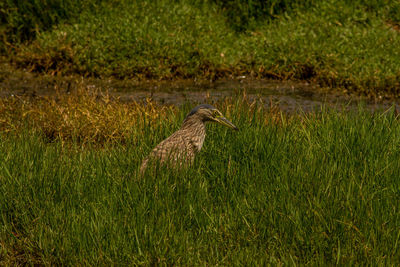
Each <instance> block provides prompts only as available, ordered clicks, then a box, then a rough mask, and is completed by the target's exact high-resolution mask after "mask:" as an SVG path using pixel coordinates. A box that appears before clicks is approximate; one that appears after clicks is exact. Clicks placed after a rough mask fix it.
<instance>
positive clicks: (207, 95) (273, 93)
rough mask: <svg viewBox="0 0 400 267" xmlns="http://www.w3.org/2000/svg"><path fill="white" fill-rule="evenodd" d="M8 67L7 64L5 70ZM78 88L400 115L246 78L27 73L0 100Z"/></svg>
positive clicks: (7, 83) (2, 86)
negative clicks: (243, 98) (154, 79)
mask: <svg viewBox="0 0 400 267" xmlns="http://www.w3.org/2000/svg"><path fill="white" fill-rule="evenodd" d="M3 66H4V65H3ZM78 87H85V88H88V89H90V90H93V91H95V92H98V93H101V92H108V93H109V94H110V95H111V96H112V97H115V98H119V99H120V100H121V101H144V100H146V99H148V98H150V99H152V100H153V101H156V102H159V103H161V104H174V105H181V104H183V103H185V102H193V103H211V104H212V103H213V102H215V101H218V100H221V99H224V98H229V97H233V96H237V95H243V94H245V95H246V97H247V98H248V99H250V100H253V99H258V100H261V101H263V102H264V103H265V104H266V105H271V104H273V105H274V106H277V107H279V109H281V110H282V111H285V112H288V113H298V112H310V111H315V110H320V109H321V107H330V108H336V109H343V108H345V109H355V108H357V107H358V106H359V104H360V103H363V105H364V106H365V107H366V108H367V109H370V110H372V111H375V110H382V109H383V110H386V109H388V108H390V107H392V106H395V107H396V109H399V110H400V106H399V103H400V102H399V101H398V99H391V100H382V99H370V98H366V97H360V96H350V95H346V94H343V93H341V92H339V91H333V90H328V89H324V88H320V87H319V86H318V85H316V84H312V83H307V82H293V81H271V80H259V79H258V80H256V79H251V78H246V77H241V78H239V79H230V80H218V81H216V82H208V81H173V82H171V81H162V82H140V83H139V82H135V81H130V80H124V81H121V80H114V79H109V80H102V79H86V78H82V77H57V76H45V75H35V74H32V73H29V72H24V71H15V70H8V71H7V68H5V69H4V68H3V70H2V71H0V97H12V96H31V97H40V96H52V95H57V94H59V93H62V94H64V93H67V94H68V93H70V92H72V91H74V90H76V88H78Z"/></svg>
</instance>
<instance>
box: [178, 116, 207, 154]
mask: <svg viewBox="0 0 400 267" xmlns="http://www.w3.org/2000/svg"><path fill="white" fill-rule="evenodd" d="M180 130H181V131H184V132H185V138H186V139H187V140H188V141H189V142H190V143H191V144H192V145H193V146H194V147H195V148H196V149H197V150H198V151H200V149H201V148H202V146H203V143H204V139H205V137H206V125H205V123H204V122H203V121H202V120H201V119H199V118H196V117H189V118H186V119H185V120H184V122H183V124H182V127H181V129H180Z"/></svg>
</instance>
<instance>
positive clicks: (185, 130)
mask: <svg viewBox="0 0 400 267" xmlns="http://www.w3.org/2000/svg"><path fill="white" fill-rule="evenodd" d="M208 121H213V122H218V123H220V124H223V125H225V126H228V127H230V128H232V129H235V130H238V128H237V127H236V126H235V125H233V124H232V123H231V122H230V121H228V120H227V119H226V118H225V117H224V116H223V115H222V114H221V112H220V111H219V110H218V109H216V108H214V107H213V106H211V105H207V104H203V105H200V106H197V107H195V108H194V109H193V110H192V111H191V112H190V113H189V114H188V115H187V116H186V118H185V120H184V121H183V124H182V126H181V128H180V129H179V130H178V131H176V132H174V133H173V134H172V135H171V136H170V137H168V138H167V139H165V140H164V141H162V142H161V143H160V144H158V145H157V146H156V147H155V148H154V149H153V150H152V151H151V152H150V154H149V156H148V157H146V158H145V160H144V161H143V163H142V166H141V167H140V172H141V173H143V172H144V171H145V170H146V168H147V166H148V165H149V163H150V161H151V162H154V163H155V162H157V161H158V162H159V164H170V165H171V166H173V167H183V166H187V165H190V164H191V163H192V162H193V160H194V157H195V156H196V154H197V153H198V152H199V151H200V150H201V148H202V146H203V143H204V139H205V137H206V127H205V123H206V122H208Z"/></svg>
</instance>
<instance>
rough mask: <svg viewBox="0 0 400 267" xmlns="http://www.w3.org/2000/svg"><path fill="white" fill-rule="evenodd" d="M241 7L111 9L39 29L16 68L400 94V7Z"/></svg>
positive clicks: (145, 4)
mask: <svg viewBox="0 0 400 267" xmlns="http://www.w3.org/2000/svg"><path fill="white" fill-rule="evenodd" d="M236 2H237V1H224V2H223V3H222V4H215V3H213V2H204V3H203V4H201V3H200V2H196V1H189V0H187V1H184V0H182V1H176V2H173V3H171V2H170V1H157V2H151V1H139V0H138V1H121V2H119V3H114V2H110V3H108V2H104V3H103V4H102V5H99V7H98V8H93V9H87V10H84V11H82V13H81V14H80V16H79V17H78V18H76V19H75V20H74V21H72V22H71V23H61V24H58V25H57V26H55V27H53V29H51V30H48V31H40V32H39V34H38V36H37V38H36V39H35V40H33V42H31V43H29V44H27V45H19V46H18V47H17V48H16V49H15V50H14V51H15V53H11V57H10V58H11V60H12V61H13V62H15V63H16V64H17V66H20V67H24V68H25V67H28V68H30V69H31V70H34V71H39V72H43V71H44V72H47V73H53V74H56V73H57V74H73V73H78V74H82V75H88V76H97V77H104V78H105V77H118V78H135V79H177V78H207V79H216V78H219V77H230V75H233V76H235V75H251V76H255V77H272V78H277V79H303V80H310V81H315V82H317V83H319V84H321V85H323V86H330V87H339V88H345V89H347V90H352V91H357V92H359V93H362V94H367V95H391V96H393V95H398V94H399V91H398V88H399V83H398V80H399V77H400V76H399V75H400V72H399V70H400V54H399V50H398V47H399V46H400V35H399V31H398V28H396V25H398V23H399V21H400V18H399V15H398V14H399V12H398V11H400V3H399V2H398V1H361V0H360V1H345V0H329V1H318V2H315V3H314V2H313V1H307V2H306V3H303V4H301V3H298V2H296V1H292V2H291V1H275V2H276V3H275V5H273V6H268V5H267V4H262V2H258V1H253V2H254V4H251V3H252V2H251V1H249V2H248V3H247V4H242V5H239V4H237V3H236ZM278 2H279V3H278ZM271 3H272V2H271ZM258 5H260V6H258ZM263 5H264V6H263ZM257 10H261V11H257ZM267 10H269V12H267ZM260 12H261V13H260ZM396 29H397V30H396Z"/></svg>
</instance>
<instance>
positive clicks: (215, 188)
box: [0, 104, 400, 265]
mask: <svg viewBox="0 0 400 267" xmlns="http://www.w3.org/2000/svg"><path fill="white" fill-rule="evenodd" d="M188 110H189V106H184V107H183V108H182V109H181V111H179V112H178V113H177V114H176V116H173V117H172V118H169V119H167V118H163V117H160V118H159V123H156V124H152V125H151V126H146V124H140V125H143V126H140V127H139V128H138V129H137V131H135V133H136V135H135V136H132V138H131V139H130V140H126V142H125V143H124V144H118V143H113V144H108V143H105V144H104V145H103V146H102V147H101V148H99V147H96V146H93V147H91V146H90V144H89V145H88V144H87V145H85V146H81V145H80V144H79V143H77V142H74V141H69V142H70V145H69V146H66V145H65V143H62V142H60V141H58V140H57V139H55V140H52V142H49V140H47V139H46V138H45V137H43V136H42V134H41V133H40V132H33V131H32V130H29V129H26V130H25V133H21V134H19V135H13V134H11V133H8V134H5V133H3V134H1V135H0V164H1V168H0V226H1V227H0V260H1V261H2V262H3V263H5V264H7V263H8V264H10V265H13V264H15V263H29V264H35V263H44V264H48V265H50V264H51V265H54V264H65V265H81V264H85V265H86V264H88V265H96V264H100V265H109V264H119V265H125V264H133V263H134V264H157V263H162V264H168V265H215V264H221V265H232V264H246V265H253V264H259V265H261V264H266V263H272V264H290V265H291V264H293V263H296V264H318V265H326V264H329V265H330V264H332V265H333V264H348V265H367V264H372V265H398V264H399V263H400V230H399V225H400V211H399V207H400V198H399V195H400V180H399V177H400V162H399V160H398V159H399V156H400V152H399V146H400V141H399V140H400V139H399V138H398V137H399V136H400V126H399V121H398V117H397V116H396V114H395V113H394V112H392V111H388V112H386V113H370V112H367V111H365V110H363V108H360V110H359V111H354V112H346V113H337V112H332V111H329V110H324V111H322V112H319V113H315V114H311V115H307V116H304V117H299V118H292V119H291V120H287V118H286V119H285V116H283V117H282V120H281V121H280V122H278V123H276V122H275V123H274V122H273V121H275V120H274V119H273V118H272V117H270V115H269V113H264V112H263V111H262V110H256V112H254V110H253V111H250V110H248V109H247V108H243V107H239V106H238V105H237V104H236V105H235V104H233V106H231V108H230V109H229V110H230V112H229V113H228V114H227V117H228V118H230V119H231V120H232V121H233V122H234V123H235V124H237V125H238V126H239V127H240V128H241V130H240V131H239V132H234V131H230V130H228V129H226V128H223V127H222V126H219V125H208V136H207V138H206V142H205V145H204V148H203V150H202V151H201V153H200V154H199V156H198V157H197V159H196V161H195V164H194V166H193V168H191V169H189V170H187V171H182V172H179V173H174V172H170V171H168V170H166V169H165V170H163V171H162V172H158V173H156V174H153V175H151V174H149V175H148V176H146V177H143V178H139V177H137V176H136V173H137V169H138V167H139V165H140V162H141V160H142V158H143V157H144V156H145V155H146V154H147V153H148V152H149V151H150V149H151V148H152V147H153V146H154V145H156V144H157V143H158V142H159V141H161V140H162V139H163V138H165V137H166V136H168V135H169V134H170V133H172V132H173V131H174V130H176V129H177V128H178V127H179V125H180V123H181V121H182V119H183V117H184V115H185V114H186V113H187V112H188ZM225 111H226V110H225Z"/></svg>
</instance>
